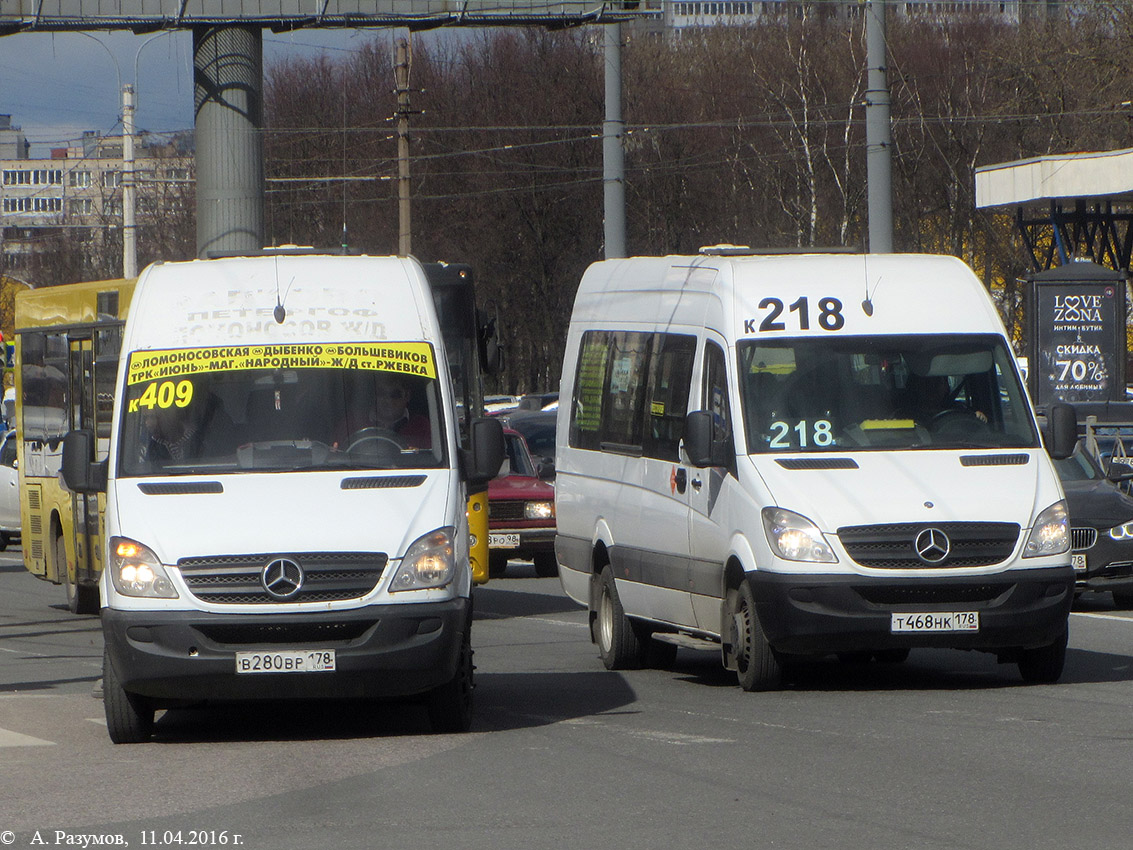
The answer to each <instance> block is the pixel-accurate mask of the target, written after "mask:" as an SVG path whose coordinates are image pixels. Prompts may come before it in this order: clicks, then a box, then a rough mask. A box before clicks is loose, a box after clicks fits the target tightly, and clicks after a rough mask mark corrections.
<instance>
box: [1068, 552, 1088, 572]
mask: <svg viewBox="0 0 1133 850" xmlns="http://www.w3.org/2000/svg"><path fill="white" fill-rule="evenodd" d="M1070 563H1071V564H1073V565H1074V569H1076V570H1084V569H1086V556H1085V555H1084V554H1074V555H1071V556H1070Z"/></svg>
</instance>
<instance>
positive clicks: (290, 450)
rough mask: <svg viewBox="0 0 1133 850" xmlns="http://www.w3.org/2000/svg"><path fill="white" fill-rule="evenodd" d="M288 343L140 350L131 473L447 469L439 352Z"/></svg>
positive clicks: (129, 416)
mask: <svg viewBox="0 0 1133 850" xmlns="http://www.w3.org/2000/svg"><path fill="white" fill-rule="evenodd" d="M276 348H277V349H278V348H279V347H276ZM287 348H288V349H289V350H290V349H299V350H298V351H297V352H292V353H290V354H287V355H284V356H279V355H278V354H274V353H273V351H272V347H270V346H243V347H237V348H232V349H187V350H183V351H180V352H134V353H133V354H132V355H131V357H130V362H129V366H128V369H129V371H128V375H127V382H126V388H125V389H126V391H125V392H124V393H123V394H122V396H121V399H122V401H121V403H122V405H123V408H122V410H121V413H120V422H121V441H120V450H119V454H118V469H119V475H120V476H156V475H179V474H203V473H207V474H217V473H223V472H279V471H288V470H304V469H341V470H353V469H422V468H423V469H428V468H437V467H443V466H445V465H446V452H445V432H444V426H443V424H442V423H443V417H442V414H441V411H442V401H441V395H440V390H439V386H438V384H437V381H436V380H435V375H436V372H435V368H434V367H433V358H432V350H431V346H429V345H428V344H426V343H402V344H396V343H393V344H386V345H385V346H384V347H382V346H376V345H374V346H338V347H336V346H329V345H326V346H313V345H312V346H307V345H304V346H288V347H287ZM344 351H353V352H356V353H358V354H356V355H355V356H350V355H345V354H343V352H344ZM265 352H267V353H266V354H265ZM340 355H341V356H340ZM371 355H372V356H371ZM382 355H385V356H384V357H383V356H382ZM417 373H421V374H417Z"/></svg>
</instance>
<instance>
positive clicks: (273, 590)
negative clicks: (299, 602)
mask: <svg viewBox="0 0 1133 850" xmlns="http://www.w3.org/2000/svg"><path fill="white" fill-rule="evenodd" d="M260 581H261V582H262V583H263V585H264V590H266V591H267V592H268V593H270V594H271V595H272V596H274V597H275V598H276V599H290V598H291V597H293V596H294V595H295V594H296V593H298V592H299V589H300V588H301V587H302V586H303V568H302V567H301V566H299V565H298V564H297V563H295V561H292V560H291V559H290V558H276V559H275V560H274V561H272V562H271V563H269V564H268V565H267V566H266V567H264V571H263V572H262V573H261V574H260Z"/></svg>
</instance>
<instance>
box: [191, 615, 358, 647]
mask: <svg viewBox="0 0 1133 850" xmlns="http://www.w3.org/2000/svg"><path fill="white" fill-rule="evenodd" d="M376 622H377V621H376V620H370V621H363V622H353V623H285V624H272V623H262V624H261V623H244V624H233V625H222V624H211V625H204V626H197V631H199V632H200V633H201V634H202V635H204V636H205V637H206V638H208V639H209V640H211V641H213V642H214V643H219V644H225V645H228V646H255V645H258V644H277V645H284V646H287V645H291V646H310V645H311V644H328V643H349V642H350V641H353V640H357V639H358V638H360V637H362V635H364V634H365V633H366V632H367V631H368V630H369V629H371V628H373V626H374V625H375V623H376Z"/></svg>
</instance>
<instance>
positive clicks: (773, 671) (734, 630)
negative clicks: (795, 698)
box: [728, 581, 782, 691]
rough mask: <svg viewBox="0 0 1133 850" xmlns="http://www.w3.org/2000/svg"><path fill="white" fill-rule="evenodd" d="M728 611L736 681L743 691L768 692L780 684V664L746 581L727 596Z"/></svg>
mask: <svg viewBox="0 0 1133 850" xmlns="http://www.w3.org/2000/svg"><path fill="white" fill-rule="evenodd" d="M728 600H729V610H730V611H731V615H732V616H731V624H730V627H731V636H730V637H731V641H730V642H731V646H732V652H733V653H734V656H735V663H736V678H737V679H738V680H739V683H740V687H741V688H743V689H744V690H745V691H769V690H773V689H775V688H777V687H779V685H780V684H781V682H782V675H781V673H782V671H781V670H780V668H779V661H778V659H776V658H775V653H774V652H773V651H772V649H771V645H770V644H769V643H768V642H767V636H766V635H764V634H763V626H761V625H760V623H759V615H758V614H757V613H756V610H755V597H754V596H753V595H752V592H751V585H749V584H748V583H747V582H746V581H745V582H744V583H742V584H741V585H740V586H739V588H738V589H736V590H733V591H731V592H730V593H729V594H728Z"/></svg>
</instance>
